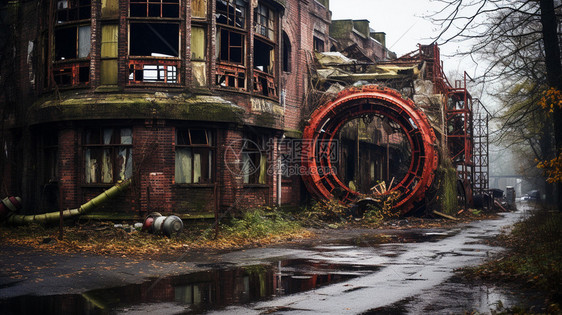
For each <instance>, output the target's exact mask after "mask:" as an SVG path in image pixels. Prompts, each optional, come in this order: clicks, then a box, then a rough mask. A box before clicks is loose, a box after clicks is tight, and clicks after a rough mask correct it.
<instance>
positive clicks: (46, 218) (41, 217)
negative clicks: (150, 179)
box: [8, 179, 132, 225]
mask: <svg viewBox="0 0 562 315" xmlns="http://www.w3.org/2000/svg"><path fill="white" fill-rule="evenodd" d="M131 181H132V180H131V179H127V180H126V181H123V182H118V183H117V184H115V186H113V187H111V188H109V189H108V190H106V191H104V192H102V193H101V194H99V195H98V196H96V197H94V198H93V199H91V200H90V201H88V202H86V203H85V204H83V205H81V206H80V207H78V208H77V209H67V210H64V211H62V215H63V218H64V219H66V218H70V217H73V216H77V215H81V214H84V213H86V212H88V211H91V210H92V209H94V208H96V207H98V206H99V205H101V204H103V203H105V202H106V201H107V200H109V199H111V198H113V197H115V196H116V195H118V194H119V193H121V192H122V191H123V190H125V189H126V188H127V187H129V185H131ZM60 213H61V212H60V211H54V212H48V213H43V214H29V215H23V214H12V215H10V216H9V217H8V223H10V224H16V225H21V224H28V223H33V222H38V223H49V222H56V221H57V220H59V219H60Z"/></svg>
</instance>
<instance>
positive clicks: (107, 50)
mask: <svg viewBox="0 0 562 315" xmlns="http://www.w3.org/2000/svg"><path fill="white" fill-rule="evenodd" d="M118 39H119V29H118V27H117V25H116V24H111V25H103V26H102V29H101V59H102V60H101V84H117V72H118V69H117V53H118V50H117V44H118Z"/></svg>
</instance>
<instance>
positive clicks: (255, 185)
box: [244, 184, 269, 188]
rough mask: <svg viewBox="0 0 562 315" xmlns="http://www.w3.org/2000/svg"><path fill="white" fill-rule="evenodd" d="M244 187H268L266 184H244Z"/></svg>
mask: <svg viewBox="0 0 562 315" xmlns="http://www.w3.org/2000/svg"><path fill="white" fill-rule="evenodd" d="M244 188H269V185H267V184H244Z"/></svg>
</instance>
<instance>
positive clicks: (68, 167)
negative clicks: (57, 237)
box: [59, 129, 82, 209]
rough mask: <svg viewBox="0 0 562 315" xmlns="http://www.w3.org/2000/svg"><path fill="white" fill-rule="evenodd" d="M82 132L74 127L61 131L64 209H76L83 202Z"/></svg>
mask: <svg viewBox="0 0 562 315" xmlns="http://www.w3.org/2000/svg"><path fill="white" fill-rule="evenodd" d="M79 139H80V134H79V133H78V132H76V130H74V129H63V130H61V131H60V132H59V173H60V175H59V181H60V185H59V187H60V189H61V191H62V206H63V208H64V209H74V208H77V207H79V206H80V205H81V204H82V200H81V199H82V198H81V197H80V196H79V185H80V184H81V183H82V176H81V172H80V170H81V166H82V163H80V162H81V158H80V157H81V154H77V152H79V149H80V148H79V145H78V141H79Z"/></svg>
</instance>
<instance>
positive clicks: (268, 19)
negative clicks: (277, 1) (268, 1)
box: [254, 2, 275, 41]
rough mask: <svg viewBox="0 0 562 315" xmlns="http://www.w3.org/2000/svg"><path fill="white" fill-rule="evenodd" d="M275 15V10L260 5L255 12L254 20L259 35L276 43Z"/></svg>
mask: <svg viewBox="0 0 562 315" xmlns="http://www.w3.org/2000/svg"><path fill="white" fill-rule="evenodd" d="M274 17H275V15H274V13H273V10H271V9H270V8H268V7H267V6H265V5H264V4H262V3H261V2H260V3H258V7H257V8H256V9H255V11H254V20H255V25H256V29H255V32H256V34H258V35H261V36H264V37H265V38H267V39H269V40H271V41H275V18H274Z"/></svg>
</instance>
